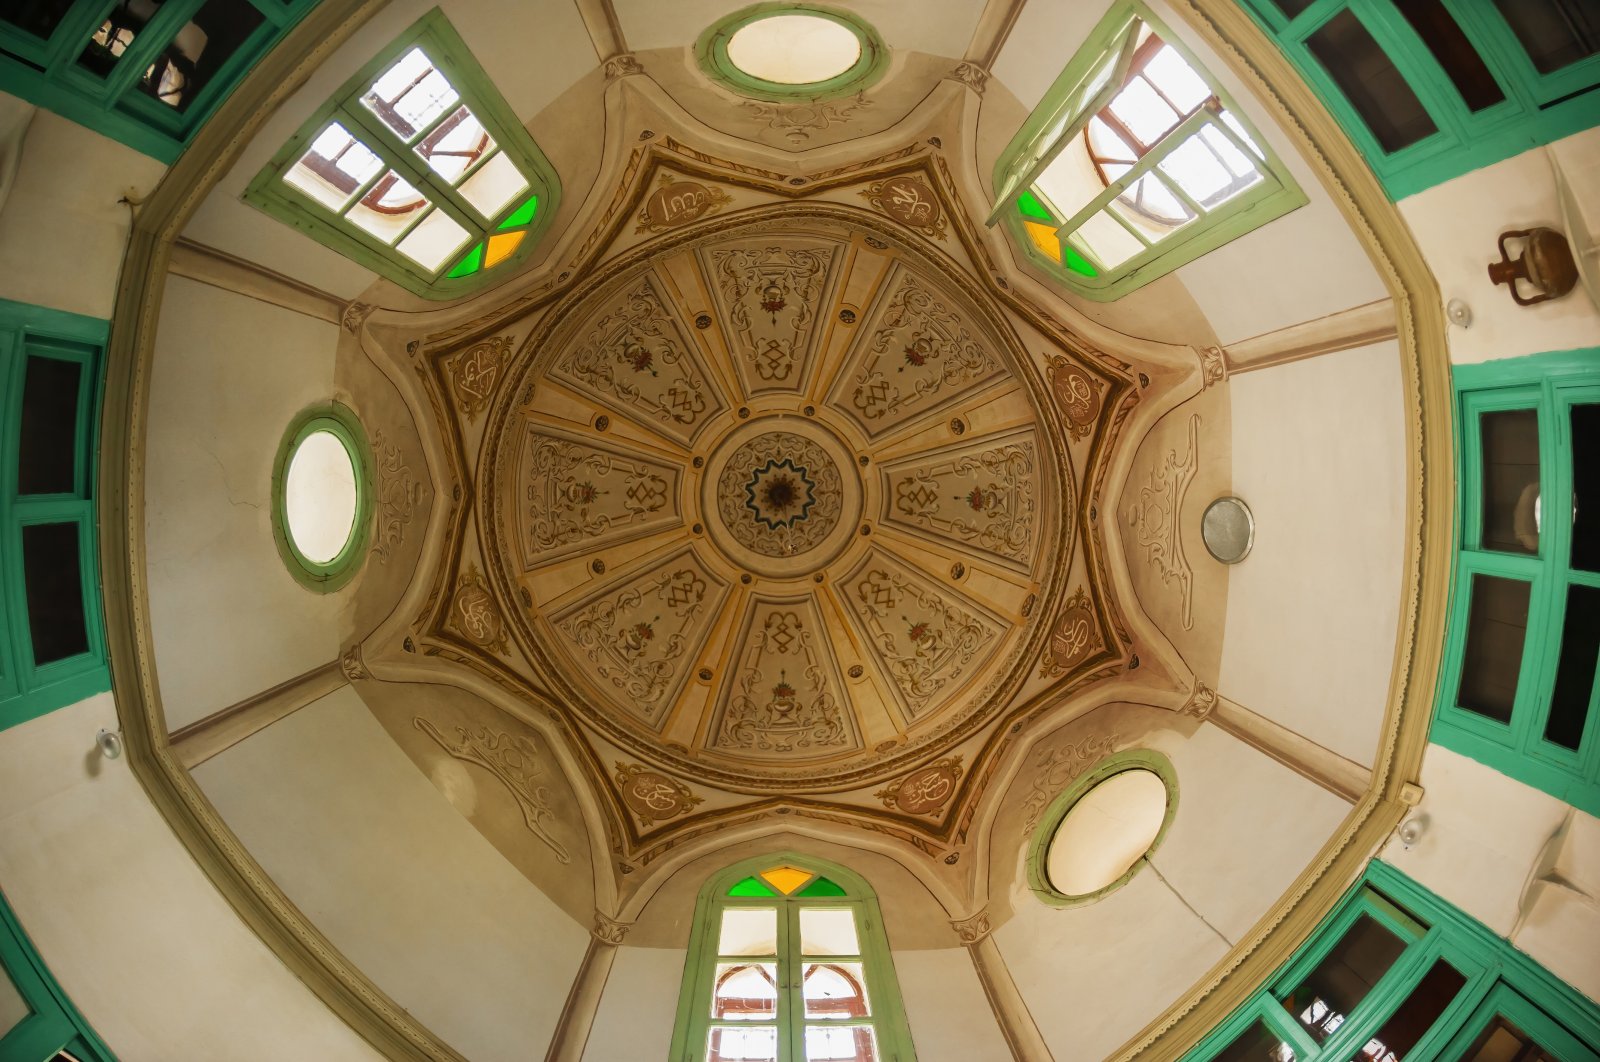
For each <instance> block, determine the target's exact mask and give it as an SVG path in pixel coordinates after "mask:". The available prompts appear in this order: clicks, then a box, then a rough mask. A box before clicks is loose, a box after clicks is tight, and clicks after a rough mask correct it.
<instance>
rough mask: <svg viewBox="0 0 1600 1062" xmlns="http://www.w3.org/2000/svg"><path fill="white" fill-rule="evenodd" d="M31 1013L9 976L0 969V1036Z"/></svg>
mask: <svg viewBox="0 0 1600 1062" xmlns="http://www.w3.org/2000/svg"><path fill="white" fill-rule="evenodd" d="M31 1013H33V1012H32V1011H31V1010H29V1009H28V1004H27V1001H25V1000H24V999H23V998H22V993H21V992H18V991H17V986H16V985H14V984H12V983H11V978H9V977H7V976H6V972H5V971H4V970H0V1038H3V1037H4V1036H5V1034H6V1033H8V1032H10V1031H11V1030H12V1029H14V1028H16V1027H17V1023H18V1022H20V1021H22V1019H23V1018H26V1017H27V1016H28V1015H29V1014H31Z"/></svg>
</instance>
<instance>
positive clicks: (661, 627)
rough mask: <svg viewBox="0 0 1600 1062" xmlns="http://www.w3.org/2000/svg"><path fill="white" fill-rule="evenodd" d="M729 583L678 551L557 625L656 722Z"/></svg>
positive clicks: (631, 703)
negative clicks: (664, 561)
mask: <svg viewBox="0 0 1600 1062" xmlns="http://www.w3.org/2000/svg"><path fill="white" fill-rule="evenodd" d="M725 589H726V587H725V585H724V584H723V583H722V582H721V581H720V580H718V579H717V578H716V577H715V576H713V575H711V574H709V573H708V572H706V570H705V569H704V568H703V567H702V566H701V565H700V563H699V561H697V560H696V559H695V558H694V556H693V555H692V554H690V553H687V552H685V553H680V554H678V555H677V556H676V557H674V558H673V559H671V560H669V561H667V562H666V563H665V564H663V565H662V566H660V567H658V568H655V569H653V570H651V571H649V572H646V573H644V574H642V575H639V576H636V577H635V578H633V579H630V580H628V581H627V582H626V583H624V584H623V585H622V586H621V587H620V588H616V589H609V590H607V591H606V592H605V593H604V594H603V595H602V596H600V597H599V598H598V599H595V600H591V601H589V602H586V603H584V604H581V605H579V606H578V607H577V608H576V609H574V610H573V611H571V612H569V613H567V614H566V615H564V616H562V617H561V618H559V619H558V620H557V621H556V628H557V630H559V631H560V632H561V633H562V634H563V635H565V636H566V637H567V638H568V639H570V642H569V645H570V648H571V649H572V650H573V651H574V652H575V653H576V654H577V655H579V656H581V657H583V658H586V659H587V660H588V661H589V662H590V663H591V664H593V665H595V670H596V671H597V673H598V674H599V676H600V678H601V679H603V680H605V681H607V682H609V683H610V684H611V687H612V688H613V689H614V690H616V691H617V692H618V693H620V694H621V695H622V697H623V698H624V699H625V702H626V703H627V704H628V705H629V706H630V707H631V708H632V709H633V710H634V711H636V712H637V713H638V714H639V716H640V717H641V718H643V719H644V720H645V721H647V722H649V723H651V724H654V723H655V722H657V720H658V717H659V716H660V714H661V713H662V711H663V710H664V709H665V708H666V706H667V705H668V704H670V703H671V701H672V698H673V697H674V696H676V695H677V691H678V689H679V687H681V685H682V684H683V680H684V679H685V677H686V676H687V672H688V668H689V664H690V663H691V662H692V657H693V654H694V653H695V652H696V651H697V650H698V649H699V647H700V643H701V641H702V640H703V639H704V637H705V634H706V629H707V627H708V626H709V624H710V623H711V621H712V619H713V618H714V616H715V610H716V607H717V605H718V604H720V602H721V600H722V595H723V592H724V590H725Z"/></svg>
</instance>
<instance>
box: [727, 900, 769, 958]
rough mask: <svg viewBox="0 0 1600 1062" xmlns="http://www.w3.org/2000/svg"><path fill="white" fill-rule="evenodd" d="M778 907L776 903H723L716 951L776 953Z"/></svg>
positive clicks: (736, 953) (728, 953)
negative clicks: (755, 905) (741, 905)
mask: <svg viewBox="0 0 1600 1062" xmlns="http://www.w3.org/2000/svg"><path fill="white" fill-rule="evenodd" d="M777 953H778V910H777V908H775V907H724V908H723V909H722V933H721V935H720V936H719V937H718V938H717V954H718V955H776V954H777Z"/></svg>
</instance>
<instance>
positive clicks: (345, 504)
mask: <svg viewBox="0 0 1600 1062" xmlns="http://www.w3.org/2000/svg"><path fill="white" fill-rule="evenodd" d="M367 467H368V460H367V445H366V438H365V436H364V435H363V434H362V432H361V426H360V424H359V423H358V422H357V421H356V419H355V415H354V414H352V413H351V412H350V410H349V409H347V408H346V407H344V406H342V405H339V404H337V403H334V404H330V405H327V406H319V407H315V408H313V409H309V410H306V411H305V412H304V413H301V414H300V415H299V416H298V417H296V418H295V419H294V421H293V423H291V424H290V426H289V430H288V431H287V432H286V433H285V434H284V439H283V443H282V445H281V446H280V447H279V449H278V458H277V461H276V462H275V464H274V468H273V488H274V491H273V514H272V516H273V532H274V536H275V537H276V539H277V541H278V549H279V552H280V553H281V554H282V556H283V559H284V563H285V564H287V565H288V567H289V571H290V574H292V575H293V576H294V577H295V578H296V579H298V580H299V581H300V582H302V583H304V584H305V585H306V586H308V587H311V588H312V589H316V590H322V591H328V590H336V589H338V588H339V587H340V586H343V585H344V584H345V583H346V582H348V581H349V579H350V577H351V576H352V575H354V574H355V572H356V570H357V569H358V568H359V567H360V566H361V559H362V557H363V556H364V554H365V552H366V538H367V535H366V524H367V520H366V515H367V504H368V499H367Z"/></svg>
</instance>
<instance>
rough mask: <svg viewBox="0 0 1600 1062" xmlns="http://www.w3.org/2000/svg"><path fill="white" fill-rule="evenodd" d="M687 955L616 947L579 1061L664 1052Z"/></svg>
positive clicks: (602, 1061)
mask: <svg viewBox="0 0 1600 1062" xmlns="http://www.w3.org/2000/svg"><path fill="white" fill-rule="evenodd" d="M688 954H689V953H688V952H687V951H685V950H684V949H682V948H629V947H623V948H619V949H617V958H616V961H615V962H614V963H612V966H611V976H610V977H608V978H607V979H606V988H605V994H604V995H603V996H601V997H600V1009H599V1011H597V1012H596V1013H595V1016H594V1025H593V1027H591V1028H590V1030H589V1041H588V1043H586V1044H585V1045H584V1049H583V1062H618V1060H620V1059H625V1058H639V1059H644V1058H666V1057H667V1056H668V1052H669V1049H670V1047H671V1044H672V1026H673V1023H674V1022H675V1021H676V1020H677V1014H678V989H679V986H680V985H681V984H682V983H683V963H684V959H685V958H686V957H687V956H688Z"/></svg>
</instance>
